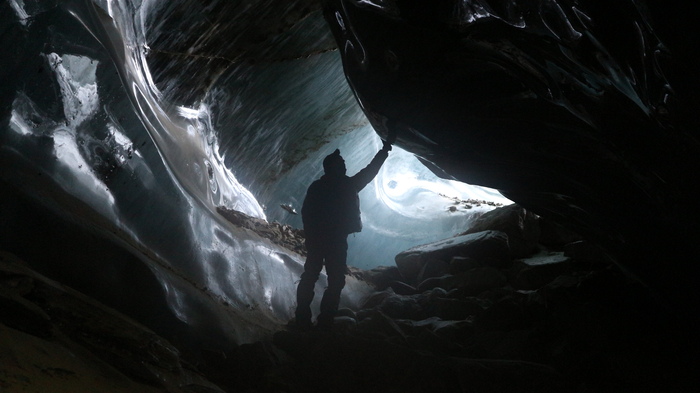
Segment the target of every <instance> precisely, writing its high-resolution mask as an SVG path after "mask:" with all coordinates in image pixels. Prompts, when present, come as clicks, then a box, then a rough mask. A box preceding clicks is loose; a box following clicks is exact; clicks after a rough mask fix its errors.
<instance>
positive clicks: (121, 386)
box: [0, 252, 223, 393]
mask: <svg viewBox="0 0 700 393" xmlns="http://www.w3.org/2000/svg"><path fill="white" fill-rule="evenodd" d="M0 305H1V306H2V307H0V338H1V339H0V343H2V349H1V350H0V364H1V365H3V366H2V368H1V369H0V388H2V389H1V390H2V391H3V392H8V393H9V392H20V391H22V392H24V391H31V392H35V391H36V392H40V391H41V392H49V391H70V392H97V391H99V392H133V391H138V392H173V393H194V392H209V393H217V392H218V393H222V392H223V390H222V389H220V388H219V387H218V386H216V385H215V384H213V383H211V382H209V381H208V380H207V379H206V378H205V377H204V376H203V375H202V374H200V373H199V372H198V371H196V370H195V369H194V368H193V367H192V366H191V365H190V364H189V363H187V362H185V361H184V360H183V359H181V356H180V352H179V351H178V349H177V348H175V347H174V346H172V345H171V344H170V343H168V342H167V341H166V340H165V339H163V338H162V337H160V336H158V335H157V334H155V333H153V332H152V331H150V330H149V329H147V328H146V327H144V326H142V325H140V324H138V323H137V322H135V321H133V320H131V319H130V318H128V317H126V316H125V315H122V314H120V313H118V312H117V311H115V310H112V309H110V308H108V307H106V306H104V305H102V304H100V303H98V302H96V301H94V300H93V299H91V298H88V297H86V296H84V295H82V294H81V293H79V292H77V291H74V290H72V289H70V288H67V287H65V286H63V285H61V284H59V283H57V282H54V281H52V280H50V279H48V278H45V277H43V276H41V275H39V274H38V273H36V272H34V271H32V270H31V269H29V268H28V267H27V266H25V265H24V264H23V263H22V262H21V261H20V260H18V259H17V258H15V257H14V256H13V255H11V254H8V253H4V252H2V253H0Z"/></svg>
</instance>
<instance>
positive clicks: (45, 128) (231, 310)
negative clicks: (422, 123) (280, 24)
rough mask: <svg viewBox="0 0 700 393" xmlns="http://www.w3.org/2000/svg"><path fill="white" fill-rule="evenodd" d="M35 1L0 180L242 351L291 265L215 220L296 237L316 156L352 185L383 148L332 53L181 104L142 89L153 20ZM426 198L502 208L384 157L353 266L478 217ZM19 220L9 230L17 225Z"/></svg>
mask: <svg viewBox="0 0 700 393" xmlns="http://www.w3.org/2000/svg"><path fill="white" fill-rule="evenodd" d="M49 3H50V2H47V3H46V4H44V3H43V2H37V3H32V4H31V6H30V4H29V3H25V2H23V1H20V0H16V1H10V6H11V8H12V10H14V12H15V15H14V16H13V18H14V19H13V22H12V23H13V24H12V26H10V28H11V29H14V30H12V31H17V32H20V33H18V37H20V38H19V39H22V40H24V41H22V42H17V43H16V44H17V47H19V48H21V50H23V51H24V53H23V54H20V55H19V56H25V57H26V58H27V59H30V60H31V61H32V62H34V63H31V67H34V68H31V67H30V68H31V69H32V70H34V69H35V68H37V69H39V70H40V71H41V72H42V74H41V76H40V77H41V78H42V79H37V78H39V77H37V76H36V75H35V73H34V71H32V72H28V71H27V72H18V73H17V75H15V76H16V78H17V80H15V81H12V83H13V85H12V86H13V87H14V89H15V91H14V98H13V100H12V102H11V108H10V112H9V114H8V119H9V121H8V122H7V126H6V127H4V126H3V129H0V153H1V154H2V157H1V158H0V162H1V163H2V166H0V179H2V181H4V182H6V183H8V184H11V185H13V186H14V187H16V188H17V189H19V190H21V192H23V193H25V194H27V195H31V196H32V197H33V198H34V199H36V200H37V201H38V203H40V204H42V205H44V206H46V207H48V208H50V209H52V210H53V211H55V212H56V213H57V214H60V215H61V216H63V217H65V218H66V219H67V220H69V221H74V222H77V223H79V224H80V225H82V226H85V227H89V228H92V229H94V230H95V231H97V232H99V233H101V234H102V235H103V236H105V237H106V238H109V239H110V240H111V241H112V242H114V244H116V245H118V247H124V248H126V249H128V250H129V251H130V252H132V253H133V254H134V255H137V256H138V257H139V258H141V259H142V260H143V262H144V263H145V264H147V266H148V268H149V270H150V271H151V272H152V273H153V274H154V275H155V276H156V277H157V278H158V280H159V283H160V285H161V286H162V289H163V293H164V294H165V297H166V300H167V305H168V307H170V308H171V310H172V312H173V313H174V314H175V315H176V316H177V318H178V319H179V320H180V321H182V322H184V323H185V324H187V325H189V326H192V327H194V328H199V329H200V330H203V331H205V330H215V331H217V332H220V333H221V334H223V335H226V336H228V338H230V339H231V340H235V341H238V342H240V341H248V340H252V339H255V338H256V335H258V334H260V331H262V330H265V329H272V328H274V327H275V326H276V325H278V324H280V323H284V322H286V321H287V320H288V319H289V317H290V316H291V311H292V310H293V307H294V292H295V285H296V281H297V280H298V277H299V275H300V273H301V269H302V263H303V259H302V258H301V257H300V256H299V255H297V254H294V253H293V252H291V251H288V250H284V249H281V248H279V247H277V246H275V245H273V244H271V243H270V242H269V241H267V240H264V239H261V238H259V237H258V236H257V235H255V234H253V233H251V232H248V231H245V230H241V229H238V228H236V227H234V226H232V225H231V224H230V223H229V222H228V221H226V220H225V219H223V218H222V217H221V216H219V215H218V214H217V213H216V212H215V209H216V207H217V206H225V207H227V208H230V209H236V210H238V211H241V212H244V213H246V214H249V215H251V216H255V217H260V218H266V219H268V220H271V221H272V220H274V221H279V222H283V223H289V224H292V225H293V226H295V227H301V220H300V217H299V216H298V215H297V216H295V215H291V214H289V213H288V212H287V211H286V210H284V209H281V208H279V206H280V205H281V204H290V205H292V206H293V207H295V208H296V209H297V211H299V210H300V207H301V202H302V201H303V198H304V194H305V192H306V187H308V185H309V184H310V183H311V182H312V181H313V180H315V179H316V178H318V177H319V176H320V175H321V174H322V173H321V172H322V167H321V164H320V163H321V160H322V158H323V157H324V156H325V155H326V154H329V153H330V152H331V151H333V150H334V149H336V148H340V149H341V152H342V153H343V155H344V156H345V159H346V161H347V164H348V173H349V174H354V173H356V172H357V171H358V170H360V169H361V168H363V167H364V166H365V165H366V164H367V163H369V161H370V159H371V158H372V156H373V155H374V154H375V153H376V151H377V150H378V149H379V148H380V147H381V141H380V140H379V138H378V137H377V136H376V134H375V133H374V131H373V130H372V129H371V127H370V126H369V125H368V122H367V121H366V119H364V116H363V115H362V112H361V111H360V109H359V108H358V107H357V104H356V102H355V100H354V98H353V96H352V93H351V92H350V90H349V88H348V87H347V83H346V81H345V79H344V76H343V74H342V70H341V65H340V61H339V59H338V57H337V54H336V53H334V52H324V53H320V54H318V55H317V56H311V57H308V56H307V57H302V58H299V59H297V60H294V61H292V63H291V64H289V63H287V64H284V65H283V66H282V65H280V64H277V63H267V64H262V65H249V64H240V65H238V66H236V67H232V68H231V69H229V70H228V71H227V72H226V73H225V74H224V75H222V76H221V77H220V79H219V81H218V82H217V84H215V85H214V86H213V87H212V88H211V90H210V91H209V93H208V95H207V96H206V97H205V99H203V100H200V101H197V102H194V103H193V102H177V101H174V100H170V99H168V98H166V97H165V96H164V94H163V93H162V91H160V90H159V88H158V87H157V86H156V83H154V81H153V77H152V75H151V71H150V69H149V64H148V62H147V60H146V56H147V53H148V51H149V43H148V42H147V40H146V37H147V36H148V34H147V33H148V32H147V31H146V30H147V27H146V26H151V25H149V24H148V23H147V22H148V21H149V20H152V19H153V18H156V16H154V15H155V14H156V13H157V12H158V10H159V6H161V5H162V4H159V3H158V2H157V1H129V0H121V1H105V0H99V1H94V2H90V1H77V0H75V1H63V2H60V5H59V6H57V7H52V6H51V4H49ZM319 21H320V23H319ZM322 27H323V21H322V19H320V18H316V19H311V20H309V21H304V24H302V25H301V26H300V27H298V29H301V30H302V31H292V33H291V38H289V40H290V41H291V42H292V43H291V44H289V45H292V46H293V45H294V42H293V41H294V40H293V39H292V38H294V37H295V36H294V34H297V35H299V37H303V29H309V30H311V31H315V30H314V29H316V30H318V29H320V28H322ZM154 28H155V27H154ZM173 34H175V33H174V32H173ZM297 40H299V39H298V37H297ZM302 41H303V40H302ZM8 64H9V63H8ZM28 67H29V66H28ZM17 69H18V70H19V69H20V68H17ZM36 80H39V82H36ZM177 82H178V81H171V83H177ZM261 91H267V92H268V94H267V95H264V94H262V93H261ZM289 135H292V136H293V137H290V136H289ZM306 136H308V138H306ZM313 137H315V138H317V139H313V140H312V138H313ZM293 138H297V139H293ZM304 138H306V139H304ZM241 178H242V179H246V182H245V184H243V182H242V181H239V179H241ZM440 194H444V195H447V196H449V197H453V198H460V199H469V198H477V199H485V200H488V201H493V202H499V203H508V201H507V200H505V199H504V198H503V197H501V196H500V195H499V194H498V193H496V192H495V191H493V190H488V189H483V188H479V187H471V186H467V185H465V184H461V183H457V182H451V181H447V180H441V179H438V178H437V177H435V176H434V175H433V174H432V173H430V172H429V171H428V170H427V169H425V168H424V167H423V166H422V165H421V164H420V163H419V162H418V160H417V159H415V158H414V157H413V156H412V155H411V154H409V153H407V152H405V151H402V150H401V149H399V148H395V149H394V151H392V153H391V155H390V157H389V159H388V160H387V162H386V164H385V165H384V167H383V168H382V170H381V172H380V174H379V176H377V178H376V179H375V180H374V182H373V183H371V184H370V185H369V186H368V187H367V188H366V189H365V190H363V191H362V193H361V204H362V214H363V221H364V231H363V232H362V233H360V234H357V235H354V236H351V237H350V239H349V240H350V257H349V258H350V263H351V264H353V265H355V266H359V267H364V268H368V267H373V266H376V265H387V264H392V263H393V257H394V255H395V254H396V253H398V252H400V251H402V250H404V249H406V248H410V247H412V246H415V245H417V244H424V243H427V242H431V241H435V240H438V239H441V238H444V237H446V236H451V235H454V234H455V233H457V232H460V231H463V230H465V229H466V228H467V226H468V223H469V222H470V220H472V219H473V218H475V217H476V215H475V213H479V212H483V211H485V210H486V209H489V208H490V207H486V206H482V207H474V208H473V209H471V210H464V209H458V210H456V211H454V212H451V211H450V210H449V207H450V206H451V205H453V204H454V203H453V202H452V201H451V200H449V199H448V198H446V197H444V196H441V195H440ZM15 220H16V221H13V222H12V223H10V224H9V225H20V226H21V225H22V219H21V217H19V218H15ZM36 240H37V241H41V239H36ZM94 263H96V264H105V266H108V265H109V263H110V261H108V260H103V261H95V262H94ZM106 269H107V268H106ZM324 285H325V282H324V280H323V279H322V280H321V281H320V282H319V284H318V287H317V293H319V292H320V291H321V290H322V288H323V286H324ZM347 288H348V289H347V290H346V291H345V295H344V300H343V301H344V303H345V304H348V305H352V304H357V303H358V302H360V301H361V300H362V297H363V295H364V293H365V291H367V290H368V288H367V287H366V286H365V285H363V284H361V283H358V282H356V281H353V280H350V282H349V283H348V286H347ZM114 290H116V288H114ZM122 290H124V289H123V288H122Z"/></svg>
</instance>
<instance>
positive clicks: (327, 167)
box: [323, 149, 346, 176]
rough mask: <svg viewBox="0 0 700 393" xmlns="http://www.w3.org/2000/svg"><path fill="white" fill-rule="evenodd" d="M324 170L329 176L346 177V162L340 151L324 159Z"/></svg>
mask: <svg viewBox="0 0 700 393" xmlns="http://www.w3.org/2000/svg"><path fill="white" fill-rule="evenodd" d="M323 170H324V171H325V172H326V175H328V176H344V175H345V171H346V169H345V160H343V157H341V156H340V150H338V149H335V151H334V152H333V153H331V154H329V155H327V156H326V158H324V159H323Z"/></svg>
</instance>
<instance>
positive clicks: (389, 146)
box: [382, 141, 391, 151]
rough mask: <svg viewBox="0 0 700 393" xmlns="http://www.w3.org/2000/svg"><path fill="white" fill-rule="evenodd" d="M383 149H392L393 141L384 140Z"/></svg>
mask: <svg viewBox="0 0 700 393" xmlns="http://www.w3.org/2000/svg"><path fill="white" fill-rule="evenodd" d="M382 150H386V151H391V142H389V141H382Z"/></svg>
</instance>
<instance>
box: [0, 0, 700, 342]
mask: <svg viewBox="0 0 700 393" xmlns="http://www.w3.org/2000/svg"><path fill="white" fill-rule="evenodd" d="M438 3H439V4H437V5H435V6H434V7H432V6H431V7H427V6H425V5H421V3H420V2H416V1H409V0H406V1H376V2H375V1H326V2H324V6H325V12H326V15H325V16H326V19H325V20H324V17H323V14H322V12H321V2H318V1H313V0H299V1H293V2H283V1H273V0H267V1H263V0H261V1H236V2H233V1H209V2H200V1H188V0H182V1H156V0H143V1H139V0H118V1H117V0H65V1H57V0H45V1H23V0H9V1H3V2H2V3H0V48H1V49H0V50H1V51H2V60H1V61H2V64H1V65H2V68H0V82H1V84H0V119H1V121H0V198H1V202H2V209H1V210H0V247H2V248H4V249H7V250H8V251H10V252H14V253H16V254H18V255H19V256H20V257H21V258H23V259H24V260H26V261H28V262H29V263H30V264H32V265H33V266H34V267H35V268H37V269H38V270H40V271H41V272H43V273H45V274H47V275H49V276H51V277H54V278H56V279H60V280H62V281H64V282H66V283H67V284H69V285H72V286H74V287H76V288H78V289H80V290H83V291H85V292H88V293H91V294H93V295H94V296H95V297H97V298H98V299H100V300H102V301H104V302H106V303H107V304H109V305H112V306H113V307H116V308H118V309H120V310H126V311H128V313H129V314H130V315H132V316H135V317H136V318H137V319H139V320H140V321H142V322H144V323H146V324H147V325H149V326H150V327H153V328H156V329H158V327H160V328H161V329H167V330H169V331H170V332H171V334H174V335H177V334H180V333H182V334H185V333H183V332H192V331H195V332H197V333H196V334H194V335H193V338H192V340H198V341H202V342H205V343H210V344H211V345H217V344H218V343H220V342H225V341H232V342H240V341H248V340H252V339H255V338H256V337H257V336H259V335H261V334H264V332H265V331H266V330H269V329H274V328H275V326H277V325H278V324H279V323H283V322H285V321H286V320H287V318H288V317H289V315H290V311H291V309H292V307H293V304H292V303H293V298H294V297H293V291H294V285H295V281H296V280H297V279H298V276H299V273H300V269H301V263H302V262H303V260H302V259H301V257H299V256H298V255H296V254H294V253H293V252H290V251H288V250H285V249H282V248H280V247H277V246H275V245H273V244H271V243H270V242H268V241H265V240H263V239H261V238H259V237H258V236H256V235H255V234H253V233H250V232H248V231H246V230H243V229H240V228H237V227H235V226H232V225H231V224H230V223H229V222H228V221H226V220H225V219H224V218H222V217H221V216H220V215H218V214H217V213H216V208H217V207H218V206H224V207H226V208H229V209H236V210H238V211H241V212H244V213H246V214H248V215H251V216H254V217H265V218H266V219H268V220H269V221H279V222H282V223H288V224H291V225H293V226H296V227H300V218H299V216H298V215H293V214H291V213H290V212H288V210H285V209H283V208H281V207H280V205H288V206H291V207H292V208H296V209H297V210H298V209H299V206H300V204H301V202H302V199H303V196H304V193H305V190H306V187H307V186H308V184H309V183H310V182H311V181H312V180H313V179H315V178H316V177H318V176H319V175H320V173H321V166H320V165H319V163H320V161H321V159H322V157H323V156H325V155H326V154H328V153H330V152H331V151H333V150H334V149H335V148H338V147H339V148H340V149H341V152H342V153H343V155H344V156H345V158H346V161H347V162H348V171H349V173H353V172H355V171H357V170H359V169H360V168H362V166H363V165H365V164H366V163H367V162H369V160H370V158H371V157H372V155H373V154H374V153H375V152H376V150H377V149H378V148H379V147H380V145H381V142H380V139H379V137H378V136H377V134H376V133H375V130H376V131H377V132H378V133H379V135H385V134H386V127H387V125H388V124H395V125H397V127H399V128H401V131H402V132H401V134H400V136H399V141H398V145H399V146H400V147H403V148H405V149H406V150H409V151H411V152H412V153H416V154H419V155H421V156H422V157H423V158H422V159H423V160H424V162H425V161H426V160H428V161H431V162H432V163H433V164H434V165H432V166H431V167H432V169H433V171H435V172H437V173H441V172H440V170H439V169H440V168H441V169H443V170H445V171H447V172H448V173H449V174H451V175H453V176H455V177H456V178H459V179H462V180H470V179H471V180H474V181H473V182H474V183H478V184H483V185H488V186H491V187H496V188H499V189H502V190H506V191H507V195H508V196H509V197H510V198H512V199H514V200H516V201H517V202H519V203H522V204H523V205H525V206H526V207H528V208H533V209H534V210H535V211H536V212H537V213H540V214H548V215H550V216H551V217H553V218H556V219H560V220H562V221H568V222H569V223H570V224H571V225H572V227H574V228H575V229H578V230H582V231H583V232H584V233H585V234H587V235H590V236H592V237H593V238H595V239H598V240H600V241H602V242H607V243H606V245H607V246H610V247H611V249H613V250H614V251H617V252H619V253H620V255H621V256H622V257H625V256H627V257H629V256H630V255H631V256H632V257H633V258H630V259H634V262H635V263H637V261H638V260H639V259H640V258H641V259H644V258H643V256H644V255H646V254H647V253H649V252H653V253H654V258H648V259H650V260H651V259H658V258H657V257H659V256H660V255H661V254H663V253H662V252H660V251H658V250H660V249H664V250H665V249H668V248H674V249H676V250H678V251H677V255H684V254H685V253H686V252H688V251H689V250H693V252H694V251H697V250H696V248H693V247H692V246H689V245H688V243H687V242H686V240H681V241H674V242H670V243H666V244H667V245H668V247H665V248H664V247H661V248H660V247H656V248H652V247H651V246H650V245H651V244H652V242H653V241H660V240H659V239H660V238H661V235H662V234H667V233H668V232H669V228H673V230H677V231H678V232H681V233H688V234H693V233H696V232H693V231H697V224H693V223H694V222H697V221H695V220H694V219H693V217H697V216H698V214H697V208H690V210H683V209H681V206H684V207H688V206H691V205H692V204H691V203H688V202H690V201H691V200H692V198H690V196H689V194H688V193H687V192H685V191H684V188H685V186H686V185H687V184H693V183H694V182H696V180H697V175H695V174H694V172H693V171H682V170H679V169H680V168H688V167H691V168H692V167H697V166H695V165H696V164H697V159H696V158H693V157H696V155H695V154H694V152H696V151H698V149H697V140H696V138H695V137H694V135H695V134H694V132H696V131H697V130H696V128H695V127H696V125H697V123H698V121H697V116H693V115H692V111H690V110H688V109H687V108H692V107H693V105H690V104H689V105H686V106H684V105H682V103H684V102H689V103H691V104H692V102H696V101H697V97H696V95H693V94H694V93H692V91H694V90H693V88H692V86H694V83H695V81H696V79H695V76H694V75H693V74H692V73H688V74H684V73H677V71H678V70H679V69H681V70H682V69H685V70H688V69H692V67H691V68H683V67H680V66H677V64H680V63H681V62H678V63H676V62H674V61H670V60H668V59H674V58H673V57H672V56H671V52H670V51H669V50H668V48H667V47H666V46H664V45H663V44H662V43H661V42H660V41H659V40H658V37H657V36H656V35H655V33H656V32H655V31H654V30H653V29H652V28H651V27H650V25H649V24H648V20H647V19H646V17H644V13H642V12H638V11H639V10H643V9H645V8H644V7H643V6H642V5H641V3H640V4H638V2H635V1H626V2H622V3H620V4H622V5H620V6H619V7H615V8H614V9H613V8H611V11H610V12H608V11H607V8H606V7H607V6H600V5H599V3H600V4H603V3H605V2H596V1H590V2H589V1H568V0H566V1H565V0H562V1H559V2H556V1H538V2H532V3H528V2H499V1H464V2H450V1H441V2H438ZM453 3H454V4H453ZM457 3H459V7H456V6H455V7H456V8H455V7H453V6H454V5H455V4H457ZM648 3H649V4H650V5H651V7H650V8H651V9H652V11H653V12H655V13H657V14H659V15H662V18H660V20H661V21H668V20H672V18H668V14H669V13H672V11H669V10H673V9H676V8H677V9H679V10H681V11H682V9H683V6H682V4H683V2H675V1H672V2H670V3H671V4H670V5H668V7H667V6H665V5H663V6H662V5H660V2H656V1H649V2H648ZM421 7H423V8H429V11H430V12H427V13H426V12H423V11H425V10H423V9H422V8H421ZM626 7H627V8H626ZM601 10H602V11H601ZM630 10H631V11H634V12H631V11H630ZM628 11H630V12H628ZM399 14H400V15H401V17H398V16H397V15H399ZM687 15H688V13H684V12H679V13H678V16H679V17H680V19H681V21H687V20H688V18H689V17H688V16H687ZM453 17H457V18H458V20H459V21H460V23H456V24H455V23H453V22H454V20H453V19H450V18H453ZM597 20H600V21H602V22H601V23H599V24H596V23H595V21H597ZM669 25H671V26H672V25H673V24H672V23H671V24H669V23H668V22H666V24H660V25H659V26H658V27H659V31H661V33H665V36H664V37H665V38H667V39H668V40H669V42H674V43H676V45H675V46H674V47H673V49H675V50H677V51H678V52H680V53H689V54H690V55H689V56H688V58H690V59H694V58H695V57H693V56H697V48H694V47H693V45H690V44H684V42H685V41H684V40H683V39H681V38H679V37H678V33H673V31H674V29H670V28H668V26H669ZM329 26H330V27H331V29H329ZM609 26H616V27H620V26H622V27H623V29H622V30H620V31H622V32H623V33H620V32H619V31H618V30H619V29H613V28H611V27H610V28H608V27H609ZM331 32H333V34H335V36H334V35H333V34H331ZM674 34H675V35H674ZM691 37H692V34H691ZM674 40H675V41H674ZM690 41H691V42H692V41H693V40H690ZM338 43H339V44H340V45H338ZM387 45H388V46H389V47H385V46H387ZM519 45H520V46H519ZM338 46H340V49H341V50H336V48H337V47H338ZM455 48H457V49H455ZM640 48H641V49H640ZM426 54H428V55H426ZM652 54H653V56H652ZM341 56H342V61H343V63H342V65H341ZM639 59H641V60H640V61H637V60H639ZM650 59H653V61H652V60H650ZM690 64H693V63H692V62H690ZM376 65H380V66H379V67H377V66H376ZM406 65H409V66H408V67H406ZM343 66H344V67H343ZM343 69H344V71H345V73H346V75H347V79H346V75H344V74H343ZM455 70H456V71H455ZM504 70H506V71H504ZM672 71H673V72H672ZM687 75H690V76H687ZM348 81H349V82H350V85H348ZM691 82H692V83H691ZM351 88H352V90H351ZM693 100H695V101H693ZM358 101H359V102H360V104H361V106H358ZM465 103H466V104H465ZM679 103H681V104H679ZM465 124H467V125H468V127H464V125H465ZM460 127H463V128H460ZM465 129H466V130H468V132H465V131H464V130H465ZM630 129H632V130H635V131H637V130H639V132H637V133H634V132H631V131H630ZM679 146H682V148H679ZM400 147H399V148H396V149H395V150H394V151H393V152H392V154H391V156H390V158H389V160H388V161H387V163H386V164H385V165H384V167H383V169H382V172H381V173H380V175H379V176H378V177H377V179H376V180H375V181H374V182H373V183H372V184H371V185H370V186H368V188H367V189H365V190H364V191H363V193H362V194H361V198H362V208H363V219H364V222H365V230H364V231H363V232H362V233H361V234H358V235H357V236H355V237H351V238H350V247H351V260H352V262H353V263H354V264H355V265H357V266H360V267H368V266H373V265H376V264H388V263H391V260H392V257H393V255H394V254H395V253H396V252H398V251H401V250H403V249H405V248H407V247H410V246H412V245H415V244H418V243H424V242H426V241H430V240H434V239H438V238H441V237H444V236H449V235H451V234H453V233H454V232H457V231H460V230H462V229H463V228H464V227H465V226H466V225H467V223H468V221H469V219H470V217H472V216H473V212H474V211H478V210H479V209H480V208H481V209H483V208H486V207H483V206H482V207H480V208H478V207H474V208H472V209H469V210H464V209H462V208H461V209H458V210H457V211H454V212H451V211H449V207H450V206H453V201H451V200H449V199H448V198H445V197H443V196H440V194H444V195H447V196H449V197H456V198H461V199H467V198H476V199H485V200H488V201H493V202H500V203H508V201H507V200H506V199H504V198H503V197H501V196H500V194H498V193H497V192H495V191H493V190H491V189H485V188H480V187H472V186H467V185H465V184H463V183H458V182H453V181H448V180H443V179H438V178H437V177H436V176H435V175H434V174H433V173H432V172H431V171H429V170H427V169H426V168H425V167H424V166H423V165H422V164H421V163H420V162H419V161H418V160H417V159H416V158H415V157H413V154H412V153H409V152H407V151H404V150H402V149H401V148H400ZM650 152H652V153H653V154H652V153H650ZM654 152H655V153H654ZM438 167H439V168H438ZM695 172H696V171H695ZM690 188H691V189H692V187H690ZM658 206H664V209H665V210H663V211H654V210H653V208H654V207H656V208H657V209H658ZM676 226H677V228H676ZM628 251H629V252H628ZM632 251H633V252H632ZM630 267H631V268H632V272H633V274H635V275H641V276H642V277H643V278H654V277H661V276H662V274H660V273H661V271H660V270H659V268H658V266H656V265H653V264H649V263H646V262H645V263H643V264H641V265H640V264H638V265H634V264H632V265H631V266H630ZM688 268H690V267H689V265H688V264H687V263H686V264H684V265H682V268H679V269H678V270H675V271H673V272H672V274H671V275H670V276H669V277H673V278H672V279H669V280H668V281H669V282H671V281H674V280H677V279H679V280H681V281H683V282H685V281H684V280H688V279H687V278H683V277H693V275H688V274H686V272H685V270H684V269H688ZM695 270H697V268H695ZM664 273H665V272H664ZM319 286H323V282H321V283H319ZM349 287H350V290H348V291H346V298H345V299H344V301H345V302H347V303H352V302H354V301H357V300H358V298H359V297H360V296H362V293H363V290H364V288H363V287H362V284H361V283H357V282H351V283H350V284H349ZM660 288H661V289H662V290H668V289H669V287H668V285H667V284H666V283H665V284H664V285H661V286H660ZM682 293H683V294H685V293H686V292H682ZM696 298H697V297H696ZM188 334H189V333H188Z"/></svg>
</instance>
